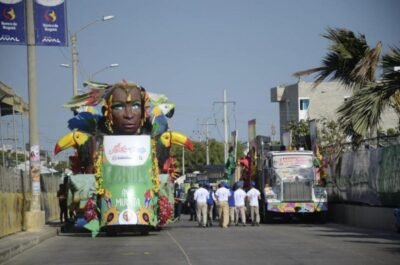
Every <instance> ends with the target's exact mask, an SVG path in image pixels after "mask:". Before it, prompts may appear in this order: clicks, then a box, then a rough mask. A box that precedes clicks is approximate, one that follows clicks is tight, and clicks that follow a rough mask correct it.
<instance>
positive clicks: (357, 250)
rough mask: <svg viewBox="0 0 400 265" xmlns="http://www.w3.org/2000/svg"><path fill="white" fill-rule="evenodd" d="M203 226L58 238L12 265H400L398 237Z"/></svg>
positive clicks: (323, 228)
mask: <svg viewBox="0 0 400 265" xmlns="http://www.w3.org/2000/svg"><path fill="white" fill-rule="evenodd" d="M216 225H217V223H214V226H213V227H211V228H200V227H198V226H197V224H196V223H195V222H189V221H187V216H183V220H182V221H180V222H179V223H176V224H171V225H169V226H168V228H165V229H163V230H162V231H160V232H151V233H150V234H149V235H148V236H141V235H133V234H121V235H118V236H115V237H107V236H106V235H103V234H101V235H100V236H98V237H97V238H91V237H90V235H89V234H86V233H83V234H82V233H70V234H60V235H59V236H56V237H54V238H51V239H48V240H46V241H45V242H43V243H41V244H39V245H38V246H36V247H34V248H32V249H30V250H28V251H26V252H24V253H22V254H21V255H19V256H17V257H15V258H13V259H12V260H10V261H9V262H8V263H6V264H8V265H11V264H12V265H28V264H29V265H34V264H38V265H39V264H40V265H45V264H60V265H106V264H107V265H108V264H110V265H119V264H129V265H131V264H135V265H141V264H152V265H153V264H174V265H179V264H186V265H213V264H217V265H225V264H227V265H228V264H229V265H234V264H240V265H242V264H251V265H254V264H263V265H268V264H274V265H275V264H276V265H286V264H288V265H289V264H290V265H294V264H295V265H298V264H304V265H318V264H326V265H346V264H349V265H357V264H360V265H368V264H373V265H380V264H390V265H394V264H400V235H399V234H395V233H393V234H388V233H381V232H378V231H371V230H364V229H356V228H354V227H349V226H341V225H336V224H323V225H321V224H307V223H285V224H262V225H260V226H258V227H252V226H249V225H248V226H246V227H235V226H234V227H229V228H226V229H223V228H220V227H218V226H216Z"/></svg>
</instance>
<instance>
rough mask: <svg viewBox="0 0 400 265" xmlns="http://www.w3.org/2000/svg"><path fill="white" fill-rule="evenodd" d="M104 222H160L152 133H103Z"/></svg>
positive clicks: (125, 223) (126, 223)
mask: <svg viewBox="0 0 400 265" xmlns="http://www.w3.org/2000/svg"><path fill="white" fill-rule="evenodd" d="M102 175H103V182H102V187H103V188H104V194H103V196H102V199H101V215H102V216H101V220H102V223H101V226H109V225H151V226H155V225H156V224H157V219H158V216H157V209H156V206H157V198H156V196H155V194H154V192H153V182H152V153H151V142H150V136H147V135H140V136H104V152H103V161H102Z"/></svg>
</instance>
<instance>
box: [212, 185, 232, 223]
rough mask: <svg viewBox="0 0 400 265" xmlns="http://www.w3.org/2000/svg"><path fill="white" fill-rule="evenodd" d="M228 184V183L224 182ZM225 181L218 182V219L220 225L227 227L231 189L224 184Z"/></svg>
mask: <svg viewBox="0 0 400 265" xmlns="http://www.w3.org/2000/svg"><path fill="white" fill-rule="evenodd" d="M224 184H225V185H226V183H224ZM224 184H223V183H220V184H218V189H217V191H216V192H215V197H216V199H217V202H218V206H219V207H218V220H219V226H221V227H223V228H227V227H228V224H229V206H228V198H229V194H230V193H229V190H228V189H227V188H226V187H225V186H224Z"/></svg>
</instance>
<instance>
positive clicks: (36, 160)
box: [25, 0, 45, 230]
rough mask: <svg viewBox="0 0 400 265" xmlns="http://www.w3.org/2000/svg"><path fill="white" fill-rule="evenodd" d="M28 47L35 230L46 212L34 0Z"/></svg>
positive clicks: (29, 215) (31, 220)
mask: <svg viewBox="0 0 400 265" xmlns="http://www.w3.org/2000/svg"><path fill="white" fill-rule="evenodd" d="M26 20H27V21H26V23H27V27H26V28H27V49H28V51H27V52H28V90H29V91H28V92H29V93H28V94H29V145H30V171H29V172H30V179H31V184H32V186H31V187H32V198H31V204H30V209H29V211H28V212H26V214H25V228H26V229H27V230H35V229H39V228H41V227H42V226H43V225H44V224H45V214H44V211H41V207H40V193H41V188H40V152H39V150H40V148H39V137H38V135H39V134H38V128H37V124H38V122H37V104H36V103H37V85H36V53H35V52H36V51H35V32H34V18H33V0H27V1H26Z"/></svg>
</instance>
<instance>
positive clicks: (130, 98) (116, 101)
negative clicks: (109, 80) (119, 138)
mask: <svg viewBox="0 0 400 265" xmlns="http://www.w3.org/2000/svg"><path fill="white" fill-rule="evenodd" d="M111 111H112V129H113V133H114V134H120V135H130V134H138V133H139V131H140V130H139V128H140V126H141V119H142V96H141V92H140V90H139V89H138V88H137V87H117V88H115V89H114V91H113V92H112V103H111Z"/></svg>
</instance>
